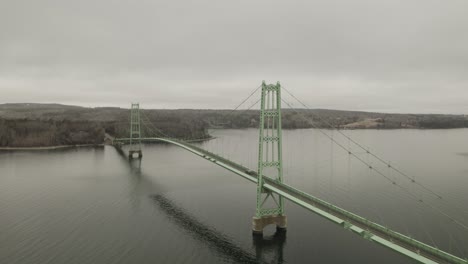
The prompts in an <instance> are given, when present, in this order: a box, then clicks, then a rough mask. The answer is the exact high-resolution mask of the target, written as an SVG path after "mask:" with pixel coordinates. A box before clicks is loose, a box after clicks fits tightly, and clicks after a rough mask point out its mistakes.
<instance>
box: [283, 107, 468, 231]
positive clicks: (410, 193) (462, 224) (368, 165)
mask: <svg viewBox="0 0 468 264" xmlns="http://www.w3.org/2000/svg"><path fill="white" fill-rule="evenodd" d="M281 101H283V102H284V103H285V104H286V105H288V107H289V108H290V109H291V110H292V111H294V112H295V113H296V114H297V115H299V116H300V117H301V118H302V119H303V120H304V121H306V122H309V120H308V119H307V118H306V117H305V116H304V115H302V114H301V113H299V112H298V111H296V110H295V109H294V108H293V107H292V106H291V104H289V103H288V102H287V101H285V100H284V99H281ZM311 125H312V126H313V127H314V128H316V129H317V130H318V131H319V132H320V133H321V134H323V135H324V136H326V137H327V138H329V139H330V140H331V141H333V142H334V143H335V144H336V145H337V146H339V147H340V148H342V149H343V150H344V151H346V152H348V154H349V155H351V156H353V157H354V158H356V159H357V160H358V161H360V162H361V163H363V164H364V165H366V166H367V167H369V169H371V170H373V171H375V172H376V173H377V174H379V175H380V176H382V177H383V178H385V179H386V180H387V181H389V182H390V183H392V184H393V185H395V186H397V187H398V188H400V189H401V190H403V191H404V192H405V193H406V194H407V195H409V196H411V197H412V198H413V199H415V200H416V201H418V202H420V203H422V204H425V205H426V206H428V207H430V208H432V209H433V210H435V211H437V212H438V213H439V214H441V215H443V216H445V217H446V218H448V219H449V220H450V221H452V222H454V223H455V224H456V225H458V226H460V227H462V228H463V229H465V230H467V231H468V226H467V225H465V224H464V223H462V222H460V221H459V220H457V219H455V218H454V217H452V216H450V215H449V214H447V213H445V212H444V211H442V210H441V209H439V208H438V207H435V206H433V205H432V204H429V203H427V202H426V201H424V200H423V199H420V198H419V197H418V196H416V195H414V194H413V193H412V192H411V191H409V190H408V189H407V188H405V187H404V186H402V185H400V184H398V183H397V182H395V181H393V180H392V179H391V178H390V177H388V176H387V175H385V174H384V173H382V172H381V171H380V170H378V169H377V168H374V167H373V166H372V165H371V164H370V163H368V162H366V161H365V160H363V159H362V158H361V157H359V156H358V155H356V154H355V153H354V152H352V151H350V150H349V149H347V148H346V147H345V146H343V145H342V144H341V143H339V142H337V141H336V140H335V139H334V138H333V137H331V136H330V135H328V134H327V133H325V131H323V130H322V129H320V128H318V127H317V126H315V125H314V124H311Z"/></svg>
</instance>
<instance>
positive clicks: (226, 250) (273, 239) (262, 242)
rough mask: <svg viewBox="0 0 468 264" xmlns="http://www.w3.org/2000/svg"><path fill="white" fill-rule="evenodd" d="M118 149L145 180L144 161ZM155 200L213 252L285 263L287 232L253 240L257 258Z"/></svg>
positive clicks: (169, 204) (165, 202)
mask: <svg viewBox="0 0 468 264" xmlns="http://www.w3.org/2000/svg"><path fill="white" fill-rule="evenodd" d="M115 149H116V150H117V153H119V156H120V157H121V158H122V159H124V160H125V161H126V162H128V165H129V167H130V171H131V174H132V175H137V176H140V178H139V179H140V180H141V179H142V177H143V174H142V173H141V160H142V159H128V158H127V156H126V155H125V153H124V152H123V151H122V149H120V148H115ZM152 199H153V200H154V201H156V202H157V204H158V205H159V207H160V208H161V209H162V211H163V212H165V213H166V214H167V215H168V216H169V217H170V219H172V220H173V221H174V223H176V224H177V225H178V226H180V227H182V228H183V229H184V230H186V231H187V232H188V233H189V234H191V235H192V236H193V237H194V238H195V239H197V240H201V241H203V242H205V243H208V244H209V245H210V247H211V248H213V249H215V250H216V251H217V252H218V253H220V254H222V255H224V256H226V257H227V258H228V259H230V260H235V261H236V262H240V263H283V245H284V242H285V241H286V232H284V231H277V232H276V233H275V234H274V235H272V236H270V237H262V236H254V237H253V245H254V247H255V252H256V256H254V255H253V254H251V253H249V252H247V251H245V250H244V249H242V248H241V247H239V246H237V245H236V244H234V242H232V241H230V239H229V238H228V237H227V236H226V235H224V234H222V233H221V232H219V231H217V230H215V229H213V228H210V227H208V226H207V225H205V224H203V223H202V222H200V221H198V220H197V219H196V218H195V217H193V216H191V215H189V214H188V213H187V212H185V211H184V210H183V209H182V208H179V207H177V206H176V205H174V204H173V203H172V201H170V200H169V199H167V198H166V197H164V196H162V195H153V196H152ZM264 252H266V253H270V252H273V253H274V258H273V262H266V261H264V256H263V253H264Z"/></svg>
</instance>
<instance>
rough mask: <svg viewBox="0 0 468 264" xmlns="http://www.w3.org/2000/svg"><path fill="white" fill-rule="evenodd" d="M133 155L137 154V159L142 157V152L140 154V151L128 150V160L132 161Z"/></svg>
mask: <svg viewBox="0 0 468 264" xmlns="http://www.w3.org/2000/svg"><path fill="white" fill-rule="evenodd" d="M135 153H136V154H138V158H139V159H141V158H142V157H143V152H141V150H130V151H129V152H128V158H129V159H133V157H134V154H135Z"/></svg>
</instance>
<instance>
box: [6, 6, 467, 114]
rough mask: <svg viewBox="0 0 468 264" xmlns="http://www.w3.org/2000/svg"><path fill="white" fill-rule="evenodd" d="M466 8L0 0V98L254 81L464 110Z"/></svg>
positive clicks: (202, 93)
mask: <svg viewBox="0 0 468 264" xmlns="http://www.w3.org/2000/svg"><path fill="white" fill-rule="evenodd" d="M466 10H468V1H458V0H457V1H427V0H414V1H404V2H401V1H393V0H383V1H368V0H354V1H338V2H336V1H327V0H314V1H296V0H293V1H276V0H273V1H265V0H258V1H230V2H222V3H221V2H220V1H214V0H206V1H203V3H199V2H195V1H194V2H190V1H189V2H183V3H180V2H178V1H170V2H164V1H163V2H161V1H157V0H156V1H138V2H135V1H117V2H116V1H110V0H102V1H88V0H85V1H71V2H70V1H50V0H45V1H33V2H24V1H3V2H2V3H1V4H0V32H1V33H0V38H1V41H0V98H1V100H2V101H5V102H27V101H34V102H61V103H64V104H70V105H80V106H85V107H97V106H109V105H110V106H117V107H126V104H127V102H131V101H137V102H141V103H142V105H145V106H146V107H148V108H158V109H181V108H188V109H224V108H226V109H227V108H230V107H234V106H235V105H236V103H239V102H240V101H242V99H243V98H244V97H245V96H247V95H248V94H249V93H250V92H251V91H252V90H254V89H255V88H256V87H258V86H259V85H260V84H261V83H262V81H263V80H265V81H266V82H267V83H276V82H277V81H279V82H280V83H281V85H282V87H285V88H286V89H288V90H290V91H291V92H292V93H293V94H294V95H295V96H297V97H298V98H301V100H303V101H304V102H305V103H306V104H307V105H308V106H309V107H311V108H323V109H337V110H350V109H352V111H365V112H379V113H421V114H424V113H427V114H429V113H431V114H467V113H468V74H467V69H468V34H466V32H468V16H467V15H466ZM257 98H260V97H257Z"/></svg>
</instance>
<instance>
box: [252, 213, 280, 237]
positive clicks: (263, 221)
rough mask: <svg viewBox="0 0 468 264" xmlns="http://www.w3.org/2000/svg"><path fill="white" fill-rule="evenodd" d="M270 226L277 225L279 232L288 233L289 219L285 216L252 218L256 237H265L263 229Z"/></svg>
mask: <svg viewBox="0 0 468 264" xmlns="http://www.w3.org/2000/svg"><path fill="white" fill-rule="evenodd" d="M268 225H276V229H277V230H281V231H286V226H287V218H286V216H285V215H268V216H263V217H260V218H258V217H253V218H252V232H253V234H254V235H263V229H264V228H265V227H266V226H268Z"/></svg>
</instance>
